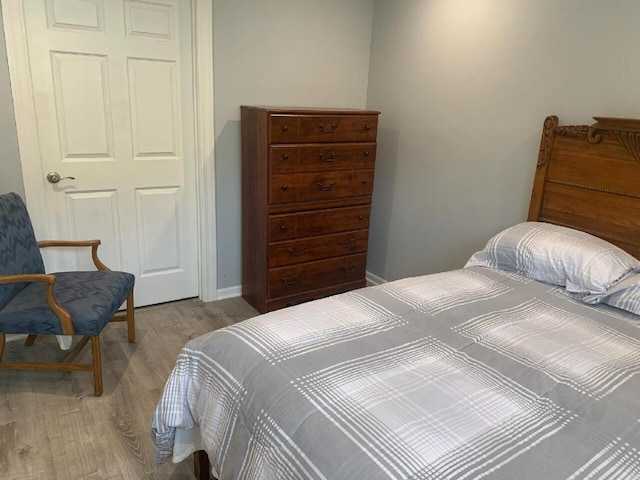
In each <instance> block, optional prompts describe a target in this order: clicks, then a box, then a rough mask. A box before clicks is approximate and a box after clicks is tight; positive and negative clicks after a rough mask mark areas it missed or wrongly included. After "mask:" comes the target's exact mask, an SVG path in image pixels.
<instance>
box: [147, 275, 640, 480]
mask: <svg viewBox="0 0 640 480" xmlns="http://www.w3.org/2000/svg"><path fill="white" fill-rule="evenodd" d="M563 292H564V291H563V290H561V289H560V288H558V287H552V286H550V285H547V284H544V283H540V282H536V281H533V280H528V279H525V278H524V277H521V276H518V275H516V274H510V273H504V272H500V271H497V270H491V269H486V268H481V267H472V268H466V269H462V270H456V271H451V272H446V273H440V274H435V275H428V276H424V277H417V278H409V279H404V280H399V281H396V282H391V283H387V284H384V285H380V286H377V287H371V288H366V289H362V290H357V291H353V292H349V293H346V294H343V295H338V296H335V297H331V298H326V299H323V300H318V301H315V302H310V303H307V304H303V305H299V306H296V307H292V308H288V309H285V310H280V311H277V312H272V313H269V314H266V315H261V316H258V317H255V318H253V319H250V320H247V321H244V322H241V323H239V324H236V325H234V326H231V327H227V328H224V329H221V330H217V331H214V332H211V333H209V334H207V335H204V336H202V337H199V338H196V339H194V340H192V341H190V342H189V343H188V344H187V345H186V346H185V347H184V348H183V350H182V352H181V353H180V355H179V357H178V359H177V362H176V365H175V368H174V370H173V373H172V374H171V377H170V378H169V380H168V382H167V385H166V387H165V390H164V394H163V396H162V398H161V400H160V402H159V404H158V406H157V409H156V413H155V416H154V419H153V425H152V436H153V439H154V443H155V447H156V453H157V461H158V462H163V461H166V460H167V459H169V458H171V454H172V449H173V441H174V436H175V430H176V428H180V429H189V428H192V427H195V426H199V427H200V431H201V435H202V445H203V447H204V449H205V450H206V451H207V452H208V454H209V459H210V460H211V463H212V466H213V469H214V473H216V474H217V475H218V477H219V478H220V480H227V479H252V480H253V479H273V480H287V479H292V480H293V479H296V480H297V479H336V480H337V479H367V480H376V479H478V478H487V479H510V480H511V479H532V480H541V479H544V480H551V479H588V478H610V479H638V478H640V318H639V317H635V316H633V315H631V314H629V315H626V316H625V315H624V314H623V313H622V311H621V310H616V309H613V308H610V307H591V306H586V305H584V304H581V303H580V302H578V301H576V300H572V299H571V298H569V297H567V295H566V294H565V293H563Z"/></svg>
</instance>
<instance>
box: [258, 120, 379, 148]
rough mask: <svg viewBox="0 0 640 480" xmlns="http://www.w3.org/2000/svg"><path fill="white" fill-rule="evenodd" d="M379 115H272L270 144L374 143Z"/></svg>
mask: <svg viewBox="0 0 640 480" xmlns="http://www.w3.org/2000/svg"><path fill="white" fill-rule="evenodd" d="M377 131H378V116H377V115H286V114H271V115H270V116H269V143H316V142H328V143H331V142H375V140H376V134H377Z"/></svg>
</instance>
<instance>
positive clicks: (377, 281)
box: [367, 271, 387, 286]
mask: <svg viewBox="0 0 640 480" xmlns="http://www.w3.org/2000/svg"><path fill="white" fill-rule="evenodd" d="M383 283H387V281H386V280H385V279H384V278H382V277H379V276H378V275H376V274H375V273H371V272H369V271H367V286H372V285H381V284H383Z"/></svg>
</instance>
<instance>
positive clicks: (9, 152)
mask: <svg viewBox="0 0 640 480" xmlns="http://www.w3.org/2000/svg"><path fill="white" fill-rule="evenodd" d="M3 32H4V30H3V28H2V9H0V169H1V170H0V194H2V193H7V192H17V193H19V194H20V195H21V196H22V197H23V198H24V183H23V181H22V167H21V165H20V152H19V151H18V134H17V133H16V121H15V116H14V113H13V99H12V97H11V84H10V82H9V66H8V65H7V49H6V46H5V43H4V34H3Z"/></svg>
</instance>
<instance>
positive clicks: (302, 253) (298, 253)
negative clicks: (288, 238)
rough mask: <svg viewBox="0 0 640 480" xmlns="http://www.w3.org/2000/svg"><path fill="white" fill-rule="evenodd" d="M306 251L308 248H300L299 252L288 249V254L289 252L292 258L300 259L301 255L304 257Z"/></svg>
mask: <svg viewBox="0 0 640 480" xmlns="http://www.w3.org/2000/svg"><path fill="white" fill-rule="evenodd" d="M306 249H307V247H300V250H299V251H298V252H295V251H294V250H293V248H287V252H289V253H290V254H291V256H292V257H299V256H300V255H304V251H305V250H306Z"/></svg>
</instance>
